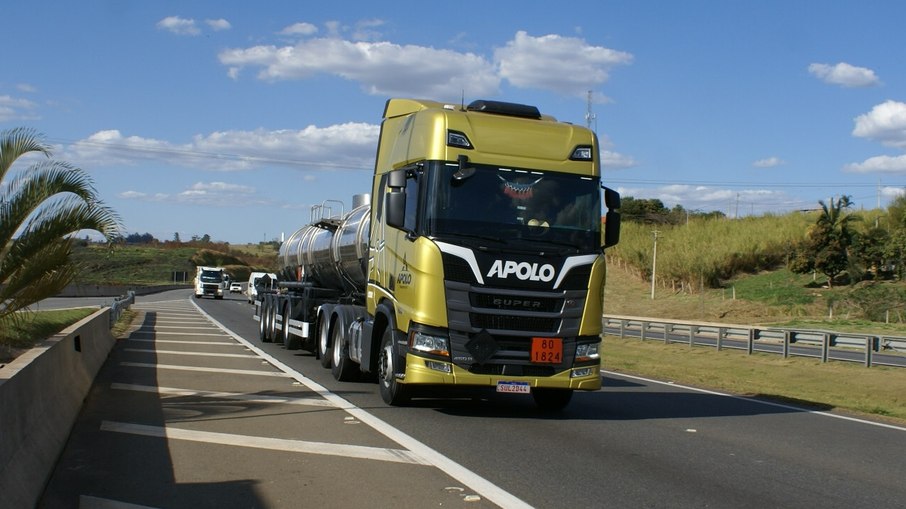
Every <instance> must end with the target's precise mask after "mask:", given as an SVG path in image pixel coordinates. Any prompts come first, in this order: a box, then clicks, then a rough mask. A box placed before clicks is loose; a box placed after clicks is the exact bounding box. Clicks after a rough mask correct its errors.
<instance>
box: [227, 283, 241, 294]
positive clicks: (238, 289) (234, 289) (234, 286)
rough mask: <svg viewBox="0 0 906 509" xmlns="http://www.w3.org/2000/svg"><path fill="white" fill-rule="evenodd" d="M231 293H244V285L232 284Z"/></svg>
mask: <svg viewBox="0 0 906 509" xmlns="http://www.w3.org/2000/svg"><path fill="white" fill-rule="evenodd" d="M230 293H242V283H230Z"/></svg>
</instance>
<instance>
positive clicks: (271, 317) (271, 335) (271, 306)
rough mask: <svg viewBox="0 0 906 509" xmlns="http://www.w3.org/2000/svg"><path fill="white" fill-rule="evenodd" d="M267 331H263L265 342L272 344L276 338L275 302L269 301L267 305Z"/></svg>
mask: <svg viewBox="0 0 906 509" xmlns="http://www.w3.org/2000/svg"><path fill="white" fill-rule="evenodd" d="M265 325H266V326H267V330H265V331H264V333H265V334H267V341H268V342H272V341H274V339H276V338H277V301H276V300H270V302H269V303H268V305H267V322H266V323H265Z"/></svg>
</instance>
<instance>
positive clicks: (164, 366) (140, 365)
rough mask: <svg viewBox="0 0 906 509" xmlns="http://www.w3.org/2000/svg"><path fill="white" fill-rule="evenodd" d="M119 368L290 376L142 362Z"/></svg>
mask: <svg viewBox="0 0 906 509" xmlns="http://www.w3.org/2000/svg"><path fill="white" fill-rule="evenodd" d="M120 366H131V367H134V368H152V369H173V370H177V371H199V372H204V373H232V374H234V375H254V376H275V377H281V378H290V375H288V374H286V373H283V372H279V371H259V370H255V369H225V368H200V367H198V366H179V365H176V364H148V363H144V362H121V363H120Z"/></svg>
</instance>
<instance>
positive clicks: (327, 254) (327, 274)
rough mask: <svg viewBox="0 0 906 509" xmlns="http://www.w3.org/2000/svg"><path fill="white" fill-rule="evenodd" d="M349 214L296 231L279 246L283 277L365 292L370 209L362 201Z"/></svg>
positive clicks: (320, 220)
mask: <svg viewBox="0 0 906 509" xmlns="http://www.w3.org/2000/svg"><path fill="white" fill-rule="evenodd" d="M361 196H362V195H358V196H356V197H354V198H353V203H354V204H359V205H358V206H357V207H356V208H354V209H353V210H351V211H350V212H349V213H348V214H342V215H340V216H339V217H335V218H321V219H319V220H317V221H313V222H312V223H310V224H307V225H305V226H303V227H302V228H299V229H298V230H296V231H295V232H293V234H292V235H290V236H289V238H288V239H287V240H286V242H284V243H283V244H282V245H281V246H280V253H279V257H280V260H281V261H282V265H283V269H282V272H283V276H284V277H285V278H286V279H289V280H291V281H303V280H305V281H312V282H313V283H314V284H315V285H317V286H322V287H326V288H336V289H340V290H345V289H359V290H364V288H365V285H366V283H367V279H368V274H367V271H368V235H369V232H370V226H371V214H370V212H371V206H370V205H369V204H368V199H367V195H364V196H365V198H362V197H361Z"/></svg>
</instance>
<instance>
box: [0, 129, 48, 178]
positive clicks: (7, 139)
mask: <svg viewBox="0 0 906 509" xmlns="http://www.w3.org/2000/svg"><path fill="white" fill-rule="evenodd" d="M30 152H41V153H42V154H44V155H46V156H48V157H50V155H51V152H50V145H47V144H46V143H44V140H43V139H42V137H41V135H39V134H38V133H37V132H36V131H35V130H34V129H29V128H27V127H16V128H14V129H7V130H4V131H0V180H3V177H5V176H6V172H7V171H9V169H10V167H12V165H13V163H14V162H16V159H19V158H20V157H22V156H23V155H25V154H28V153H30Z"/></svg>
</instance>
